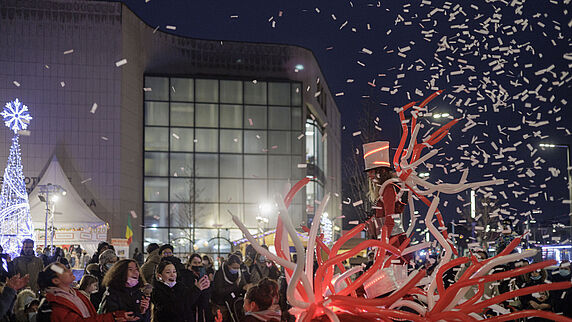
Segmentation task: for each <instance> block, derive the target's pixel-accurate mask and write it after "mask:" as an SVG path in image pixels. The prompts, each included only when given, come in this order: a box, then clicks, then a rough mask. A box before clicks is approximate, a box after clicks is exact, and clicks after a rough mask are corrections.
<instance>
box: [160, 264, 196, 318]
mask: <svg viewBox="0 0 572 322" xmlns="http://www.w3.org/2000/svg"><path fill="white" fill-rule="evenodd" d="M199 292H200V291H199V290H198V289H192V288H188V287H187V286H185V285H184V284H183V283H177V270H176V269H175V265H173V264H172V263H171V262H169V261H166V260H163V261H161V262H159V264H158V265H157V268H156V274H155V279H154V281H153V292H152V293H151V303H153V313H152V315H153V321H154V322H163V321H165V322H175V321H181V322H190V321H195V315H194V314H193V313H192V312H191V307H190V305H189V302H195V301H196V300H197V299H198V295H199Z"/></svg>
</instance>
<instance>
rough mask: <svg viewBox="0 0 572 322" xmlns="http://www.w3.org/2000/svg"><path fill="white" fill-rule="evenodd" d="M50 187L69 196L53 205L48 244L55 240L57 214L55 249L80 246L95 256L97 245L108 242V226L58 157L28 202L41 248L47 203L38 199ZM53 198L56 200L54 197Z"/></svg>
mask: <svg viewBox="0 0 572 322" xmlns="http://www.w3.org/2000/svg"><path fill="white" fill-rule="evenodd" d="M47 184H53V185H59V186H61V187H62V188H63V189H64V190H65V191H66V195H65V196H59V198H57V199H58V200H57V201H56V202H52V201H50V210H51V211H50V215H49V217H48V244H50V239H51V238H50V237H51V234H50V231H51V228H50V227H51V225H52V217H51V213H52V212H53V213H54V214H55V217H54V218H53V225H54V228H55V235H54V245H71V244H80V245H82V247H83V248H84V249H87V250H88V251H89V252H90V253H93V252H94V251H95V248H96V247H97V243H99V242H100V241H103V240H106V239H107V228H108V227H107V224H106V223H105V222H104V221H103V220H101V219H100V218H99V217H97V215H96V214H95V213H93V211H91V209H89V207H88V206H87V205H86V204H85V202H84V201H83V200H82V198H81V197H80V196H79V194H78V193H77V191H76V190H75V189H74V187H73V186H72V184H71V182H70V181H69V179H68V176H67V175H66V174H65V172H64V170H63V169H62V167H61V165H60V163H59V162H58V159H57V158H56V157H55V156H54V157H53V158H52V160H51V161H50V164H49V166H48V168H47V169H46V171H45V172H44V174H43V175H42V177H41V179H40V181H39V183H38V185H36V187H35V188H34V190H32V192H31V193H30V195H29V198H28V199H29V201H30V214H31V217H32V223H33V225H34V237H35V239H36V243H37V245H44V227H45V221H46V203H45V202H43V201H41V200H40V198H38V195H40V186H42V185H47ZM49 198H50V200H53V199H52V196H51V195H50V197H49Z"/></svg>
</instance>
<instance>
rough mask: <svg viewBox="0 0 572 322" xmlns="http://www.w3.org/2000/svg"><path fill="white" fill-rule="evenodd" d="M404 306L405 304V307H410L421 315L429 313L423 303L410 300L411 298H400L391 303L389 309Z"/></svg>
mask: <svg viewBox="0 0 572 322" xmlns="http://www.w3.org/2000/svg"><path fill="white" fill-rule="evenodd" d="M402 306H405V307H408V308H410V309H412V310H414V311H415V312H417V313H419V315H421V316H425V314H427V309H426V308H425V307H424V306H423V305H421V304H419V303H416V302H413V301H409V300H398V301H396V302H395V303H393V304H391V306H390V307H389V309H394V308H396V307H402Z"/></svg>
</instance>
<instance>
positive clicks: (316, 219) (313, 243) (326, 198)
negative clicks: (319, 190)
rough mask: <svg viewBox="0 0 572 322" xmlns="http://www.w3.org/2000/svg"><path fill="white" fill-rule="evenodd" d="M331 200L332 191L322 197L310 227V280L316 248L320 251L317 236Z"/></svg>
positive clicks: (308, 270) (308, 273) (308, 269)
mask: <svg viewBox="0 0 572 322" xmlns="http://www.w3.org/2000/svg"><path fill="white" fill-rule="evenodd" d="M329 200H330V193H329V192H328V193H327V194H326V195H325V196H324V198H323V199H322V202H321V203H320V206H319V207H318V210H317V211H316V214H315V215H314V219H313V220H312V227H311V228H310V234H309V236H308V246H307V247H306V278H307V279H308V280H309V281H313V280H314V250H316V252H319V251H320V250H319V249H318V248H317V247H316V236H318V229H319V228H320V223H321V220H322V214H323V213H324V209H325V208H326V205H327V204H328V201H329ZM310 286H311V287H312V290H314V284H311V285H310Z"/></svg>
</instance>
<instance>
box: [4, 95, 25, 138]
mask: <svg viewBox="0 0 572 322" xmlns="http://www.w3.org/2000/svg"><path fill="white" fill-rule="evenodd" d="M0 114H2V116H3V117H4V125H6V126H7V127H8V128H10V129H11V130H12V131H14V134H17V133H18V131H21V130H25V129H27V128H28V124H30V120H31V119H32V117H31V116H30V113H28V107H27V106H26V105H24V104H22V102H20V101H19V100H18V99H16V100H14V101H13V102H8V103H6V105H5V107H4V110H3V111H2V113H0Z"/></svg>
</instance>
